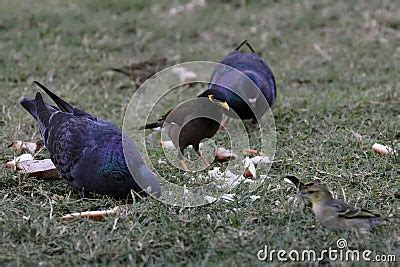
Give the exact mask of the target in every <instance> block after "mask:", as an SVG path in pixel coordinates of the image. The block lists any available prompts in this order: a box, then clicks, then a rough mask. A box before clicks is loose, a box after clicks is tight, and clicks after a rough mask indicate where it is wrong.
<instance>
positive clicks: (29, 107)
mask: <svg viewBox="0 0 400 267" xmlns="http://www.w3.org/2000/svg"><path fill="white" fill-rule="evenodd" d="M19 103H20V104H21V106H22V107H23V108H24V109H25V110H26V111H28V112H29V114H31V116H32V117H34V118H35V120H38V119H37V114H36V100H35V99H33V98H27V97H24V98H23V99H22V100H21V102H19Z"/></svg>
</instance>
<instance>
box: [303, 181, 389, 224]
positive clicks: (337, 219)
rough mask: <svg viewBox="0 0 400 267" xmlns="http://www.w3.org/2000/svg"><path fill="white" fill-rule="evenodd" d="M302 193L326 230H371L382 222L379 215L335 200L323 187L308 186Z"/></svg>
mask: <svg viewBox="0 0 400 267" xmlns="http://www.w3.org/2000/svg"><path fill="white" fill-rule="evenodd" d="M300 193H301V194H304V195H307V196H308V197H309V199H310V201H311V204H312V210H313V212H314V215H315V217H316V218H317V219H318V221H319V222H320V223H321V225H322V226H324V227H326V228H329V229H335V230H348V229H351V228H355V229H360V230H369V229H370V228H371V227H372V226H374V225H376V224H379V223H381V222H382V219H381V217H380V215H378V214H375V213H373V212H371V211H368V210H365V209H361V208H355V207H353V206H351V205H350V204H348V203H345V202H343V201H341V200H338V199H334V198H333V197H332V194H331V193H330V192H329V191H328V189H326V187H325V186H323V185H312V186H308V187H306V188H305V189H303V190H301V191H300Z"/></svg>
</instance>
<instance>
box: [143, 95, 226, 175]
mask: <svg viewBox="0 0 400 267" xmlns="http://www.w3.org/2000/svg"><path fill="white" fill-rule="evenodd" d="M223 109H225V110H229V106H228V104H227V103H226V102H221V101H219V100H216V99H214V98H213V96H212V95H209V96H208V97H198V98H195V99H191V100H189V101H186V102H184V103H181V104H179V105H178V106H176V107H175V108H174V109H172V110H170V111H168V112H167V113H166V114H165V115H163V116H162V117H161V118H160V119H159V120H158V121H157V122H154V123H149V124H147V125H145V126H143V127H141V128H140V129H154V128H158V127H163V128H165V129H166V130H167V134H168V136H169V138H170V139H171V140H172V142H173V144H174V146H175V147H176V148H177V149H178V157H179V159H180V162H181V164H182V166H183V167H184V169H185V170H188V168H187V166H186V163H185V162H184V160H183V155H184V154H183V153H184V150H185V148H187V147H188V146H190V145H192V146H193V149H194V150H195V151H196V153H197V154H198V155H199V157H200V158H201V159H202V160H203V161H204V163H205V164H206V166H208V162H207V161H206V160H205V159H204V158H203V157H202V155H201V153H200V151H199V148H200V142H201V141H202V140H203V139H205V138H211V137H213V136H214V135H215V134H216V132H217V131H218V129H219V128H220V123H221V120H222V118H223V112H222V110H223Z"/></svg>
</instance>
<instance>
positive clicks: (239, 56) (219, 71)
mask: <svg viewBox="0 0 400 267" xmlns="http://www.w3.org/2000/svg"><path fill="white" fill-rule="evenodd" d="M244 44H247V46H249V48H250V49H251V51H252V53H241V52H239V51H238V50H239V49H240V48H241V47H242V46H243V45H244ZM220 63H221V64H223V65H219V66H217V67H216V68H215V70H214V72H213V74H212V76H211V80H210V85H209V87H208V89H207V90H206V91H205V92H203V93H202V94H201V95H200V96H205V95H213V96H214V97H215V98H216V99H219V100H221V101H226V102H227V103H228V105H229V107H230V109H231V111H230V112H225V113H226V114H227V115H228V116H230V117H234V118H237V117H239V118H240V119H242V120H248V119H253V120H255V119H256V118H257V117H258V118H261V116H262V115H263V114H264V113H265V112H266V110H267V109H268V106H269V107H272V106H273V104H274V103H275V100H276V84H275V78H274V75H273V73H272V71H271V69H270V68H269V67H268V65H267V64H266V63H265V62H264V60H263V59H262V58H261V57H260V56H259V55H257V54H256V53H254V50H253V48H252V47H251V46H250V45H249V44H248V42H247V40H246V41H244V42H242V43H241V44H240V45H239V46H238V47H237V48H236V50H235V51H233V52H232V53H230V54H229V55H227V56H226V57H225V58H224V59H223V60H222V61H221V62H220ZM227 66H228V67H227ZM232 68H234V69H236V70H238V71H240V72H242V74H241V73H239V72H238V71H236V70H234V69H232ZM243 74H244V75H246V76H247V77H248V78H250V80H249V79H247V78H246V77H245V76H244V75H243ZM228 88H229V89H231V90H229V89H228ZM232 110H233V111H234V113H233V112H232ZM253 111H254V112H253ZM235 113H236V114H235Z"/></svg>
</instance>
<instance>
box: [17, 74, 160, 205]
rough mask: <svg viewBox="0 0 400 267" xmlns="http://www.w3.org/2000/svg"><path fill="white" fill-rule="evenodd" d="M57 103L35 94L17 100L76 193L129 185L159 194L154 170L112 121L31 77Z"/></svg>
mask: <svg viewBox="0 0 400 267" xmlns="http://www.w3.org/2000/svg"><path fill="white" fill-rule="evenodd" d="M35 84H36V85H38V86H39V87H40V88H42V89H43V90H44V91H45V92H46V93H47V94H48V95H49V96H50V98H51V99H52V100H53V101H54V102H55V103H56V104H57V106H50V105H47V104H45V103H44V101H43V99H42V96H41V94H40V93H39V92H38V93H36V97H35V98H34V99H31V98H24V99H23V100H22V101H21V105H22V106H23V107H24V108H25V109H26V110H27V111H28V112H29V113H30V114H31V115H32V116H33V118H34V119H35V120H36V121H37V122H38V125H39V130H40V134H41V136H42V139H43V142H44V145H45V146H46V148H47V150H48V151H49V153H50V158H51V160H52V161H53V163H54V165H55V166H56V168H57V170H58V171H59V172H60V174H61V176H62V177H64V178H65V179H66V181H67V182H68V184H69V185H71V186H72V187H73V188H74V189H76V190H78V191H79V192H80V193H81V195H82V196H84V195H85V194H87V193H91V192H94V193H97V194H101V195H107V196H112V197H115V198H125V197H127V196H129V195H130V192H131V190H134V191H135V192H137V193H139V194H140V195H143V196H146V195H148V194H152V195H155V196H160V194H161V188H160V184H159V182H158V180H157V177H156V176H155V175H154V173H153V172H152V171H151V170H150V169H149V168H148V167H147V166H146V165H145V163H144V161H143V159H142V156H141V155H140V154H139V151H138V148H137V147H136V145H135V144H134V143H133V141H132V140H130V139H129V138H127V137H126V136H124V150H123V138H122V137H123V135H122V132H121V129H119V128H118V127H116V126H115V125H114V124H113V123H111V122H108V121H106V120H103V119H99V118H96V117H94V116H92V115H90V114H89V113H86V112H84V111H81V110H79V109H77V108H75V107H73V106H71V105H70V104H69V103H67V102H65V101H64V100H62V99H61V98H60V97H58V96H57V95H55V94H54V93H52V92H51V91H50V90H49V89H47V88H46V87H45V86H44V85H42V84H40V83H38V82H36V81H35ZM124 151H125V153H124Z"/></svg>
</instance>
